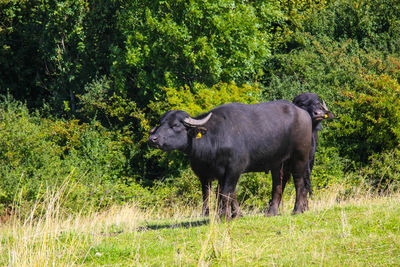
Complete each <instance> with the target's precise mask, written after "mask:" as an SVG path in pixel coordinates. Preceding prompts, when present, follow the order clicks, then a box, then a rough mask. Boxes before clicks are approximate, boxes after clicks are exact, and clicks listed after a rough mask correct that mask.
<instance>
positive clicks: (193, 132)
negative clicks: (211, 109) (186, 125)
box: [188, 127, 207, 139]
mask: <svg viewBox="0 0 400 267" xmlns="http://www.w3.org/2000/svg"><path fill="white" fill-rule="evenodd" d="M206 133H207V128H205V127H193V128H190V129H189V130H188V134H189V136H190V137H192V138H193V137H196V138H197V139H199V138H201V137H202V136H203V135H205V134H206Z"/></svg>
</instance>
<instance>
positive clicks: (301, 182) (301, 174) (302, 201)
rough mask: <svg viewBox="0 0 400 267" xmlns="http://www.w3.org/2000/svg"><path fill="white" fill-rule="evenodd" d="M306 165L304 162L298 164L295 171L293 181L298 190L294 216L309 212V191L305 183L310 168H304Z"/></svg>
mask: <svg viewBox="0 0 400 267" xmlns="http://www.w3.org/2000/svg"><path fill="white" fill-rule="evenodd" d="M304 165H305V164H303V162H298V163H296V166H295V169H294V170H293V181H294V186H295V188H296V203H295V205H294V209H293V212H292V214H298V213H303V212H304V211H306V210H308V200H307V193H308V190H307V188H306V181H305V179H307V177H306V176H307V171H308V166H307V167H306V168H304Z"/></svg>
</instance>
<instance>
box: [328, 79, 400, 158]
mask: <svg viewBox="0 0 400 267" xmlns="http://www.w3.org/2000/svg"><path fill="white" fill-rule="evenodd" d="M361 77H362V80H361V82H360V83H359V84H357V86H356V87H355V88H352V89H349V90H344V91H343V92H342V95H343V96H344V100H343V101H340V102H338V105H339V106H341V107H342V108H343V114H342V115H341V119H340V120H341V121H340V122H335V123H334V124H333V127H335V128H336V131H335V134H336V138H337V139H338V140H341V142H343V143H345V144H347V146H346V147H344V146H343V149H346V154H348V155H349V156H351V157H352V158H353V159H355V160H356V161H361V162H367V161H368V159H369V156H371V155H373V154H374V153H380V152H383V151H387V150H392V149H394V148H396V147H397V146H398V145H399V144H400V102H399V101H400V85H399V83H398V81H397V79H393V78H391V77H390V76H389V75H387V74H382V75H376V74H362V76H361Z"/></svg>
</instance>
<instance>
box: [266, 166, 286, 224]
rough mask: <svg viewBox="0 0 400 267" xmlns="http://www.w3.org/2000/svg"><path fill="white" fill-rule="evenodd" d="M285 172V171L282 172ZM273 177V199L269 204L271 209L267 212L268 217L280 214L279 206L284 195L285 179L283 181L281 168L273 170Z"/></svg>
mask: <svg viewBox="0 0 400 267" xmlns="http://www.w3.org/2000/svg"><path fill="white" fill-rule="evenodd" d="M282 171H283V170H282ZM271 176H272V198H271V201H270V202H269V208H268V210H267V213H266V216H275V215H276V214H278V208H279V204H280V202H281V199H282V193H283V186H282V183H281V182H283V177H282V179H281V168H276V169H273V170H271Z"/></svg>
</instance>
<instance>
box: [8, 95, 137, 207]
mask: <svg viewBox="0 0 400 267" xmlns="http://www.w3.org/2000/svg"><path fill="white" fill-rule="evenodd" d="M0 121H1V123H0V177H2V179H0V203H2V205H5V206H7V205H11V204H12V202H13V201H14V200H15V197H16V194H19V193H20V192H21V194H22V195H20V196H19V197H20V198H22V200H24V201H28V202H29V201H32V200H35V199H36V197H37V196H38V195H40V194H41V192H42V190H47V188H48V187H50V188H52V187H57V186H60V185H61V184H62V183H63V182H64V180H65V179H66V178H67V177H68V179H70V180H71V181H72V182H73V183H72V184H73V185H74V186H77V188H78V189H79V188H80V189H79V190H78V189H77V192H80V193H82V194H81V195H79V194H71V197H72V195H75V196H73V198H75V201H77V202H82V203H84V202H85V199H86V198H87V197H88V196H89V195H93V194H95V191H96V190H99V188H106V187H107V186H106V185H108V187H110V184H112V185H113V186H116V188H118V186H120V188H121V186H122V185H125V187H127V188H129V187H131V188H130V189H135V188H136V187H135V183H136V181H135V180H133V179H132V178H128V177H129V176H127V175H128V173H127V171H126V169H127V167H128V164H129V160H130V158H129V156H130V153H133V152H134V150H135V147H134V146H132V145H131V146H129V145H126V144H125V143H124V142H125V140H126V139H125V138H124V136H123V135H119V134H118V133H116V132H109V131H106V130H105V129H104V128H103V127H101V126H100V125H99V124H98V123H96V122H93V123H91V124H79V123H78V121H77V120H70V121H64V120H50V119H42V118H40V114H39V113H36V114H30V113H29V111H28V109H27V107H26V106H25V105H23V104H21V103H19V102H16V101H14V100H12V99H10V98H7V99H5V100H4V101H2V102H0ZM128 148H129V150H130V151H129V152H128V153H127V151H126V150H127V149H128ZM77 184H79V185H77ZM92 189H93V190H94V191H93V190H92ZM130 189H129V190H130ZM136 189H137V188H136ZM103 190H106V189H103ZM113 190H114V191H119V192H121V190H122V189H113ZM113 190H111V191H113ZM126 190H128V189H126ZM130 194H132V193H130ZM106 195H107V194H106ZM121 197H123V196H122V195H121ZM97 204H99V203H98V202H97ZM72 206H73V205H72Z"/></svg>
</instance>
